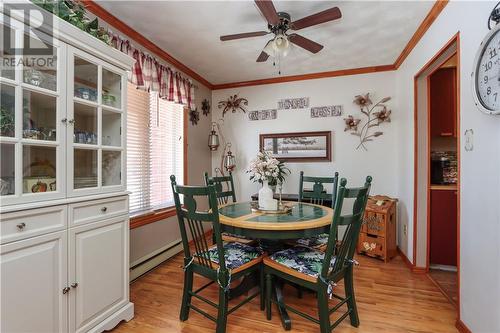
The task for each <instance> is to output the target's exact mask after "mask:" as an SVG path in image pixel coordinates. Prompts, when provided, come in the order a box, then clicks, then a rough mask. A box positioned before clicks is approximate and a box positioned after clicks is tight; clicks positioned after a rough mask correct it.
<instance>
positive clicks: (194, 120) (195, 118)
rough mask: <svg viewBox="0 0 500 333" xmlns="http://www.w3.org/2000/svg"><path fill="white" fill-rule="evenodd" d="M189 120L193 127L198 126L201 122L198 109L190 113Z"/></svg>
mask: <svg viewBox="0 0 500 333" xmlns="http://www.w3.org/2000/svg"><path fill="white" fill-rule="evenodd" d="M189 120H190V121H191V124H193V126H194V125H197V124H198V120H200V111H198V108H196V109H194V110H190V111H189Z"/></svg>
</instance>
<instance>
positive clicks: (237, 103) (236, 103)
mask: <svg viewBox="0 0 500 333" xmlns="http://www.w3.org/2000/svg"><path fill="white" fill-rule="evenodd" d="M245 105H248V100H247V99H246V98H243V97H238V95H237V94H236V95H232V96H229V98H228V99H227V100H226V101H220V102H219V104H218V107H219V109H223V110H222V117H224V115H225V114H226V112H227V111H231V112H232V113H236V111H238V110H241V111H243V113H246V112H247V110H246V109H245V107H244V106H245Z"/></svg>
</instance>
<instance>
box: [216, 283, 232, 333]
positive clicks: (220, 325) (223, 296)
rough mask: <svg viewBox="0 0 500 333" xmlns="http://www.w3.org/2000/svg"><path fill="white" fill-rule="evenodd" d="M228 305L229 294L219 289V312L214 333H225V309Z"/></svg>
mask: <svg viewBox="0 0 500 333" xmlns="http://www.w3.org/2000/svg"><path fill="white" fill-rule="evenodd" d="M228 303H229V293H228V292H226V291H224V289H222V288H219V311H218V313H217V328H216V329H215V332H216V333H225V332H226V324H227V310H228V309H227V308H228Z"/></svg>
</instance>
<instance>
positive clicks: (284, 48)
mask: <svg viewBox="0 0 500 333" xmlns="http://www.w3.org/2000/svg"><path fill="white" fill-rule="evenodd" d="M272 47H273V49H274V51H275V52H276V53H277V54H279V55H280V56H282V57H286V56H287V54H288V51H289V50H290V41H289V40H288V36H286V35H285V34H283V33H278V34H276V37H275V38H274V39H273V41H272ZM266 53H267V52H266Z"/></svg>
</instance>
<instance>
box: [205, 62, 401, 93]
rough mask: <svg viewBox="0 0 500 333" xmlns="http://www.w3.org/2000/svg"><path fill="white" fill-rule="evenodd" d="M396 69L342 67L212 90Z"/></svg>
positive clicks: (386, 67)
mask: <svg viewBox="0 0 500 333" xmlns="http://www.w3.org/2000/svg"><path fill="white" fill-rule="evenodd" d="M394 69H395V68H394V65H381V66H370V67H360V68H349V69H340V70H336V71H328V72H319V73H310V74H301V75H290V76H280V77H273V78H268V79H260V80H251V81H241V82H231V83H222V84H214V85H213V88H212V90H220V89H228V88H240V87H248V86H258V85H262V84H273V83H284V82H292V81H302V80H314V79H323V78H328V77H336V76H348V75H357V74H367V73H376V72H386V71H392V70H394Z"/></svg>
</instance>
